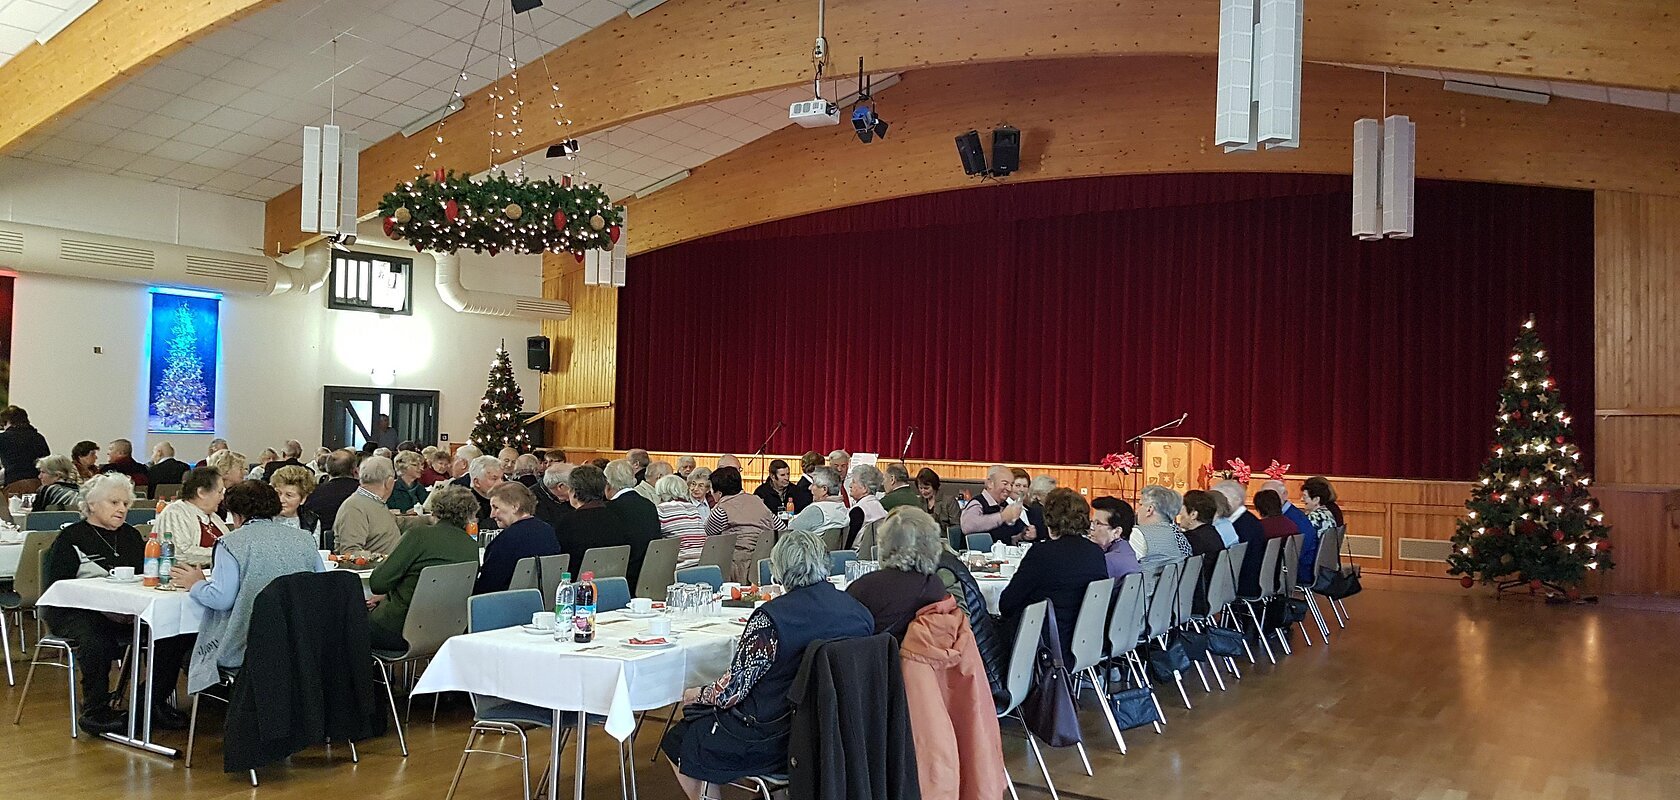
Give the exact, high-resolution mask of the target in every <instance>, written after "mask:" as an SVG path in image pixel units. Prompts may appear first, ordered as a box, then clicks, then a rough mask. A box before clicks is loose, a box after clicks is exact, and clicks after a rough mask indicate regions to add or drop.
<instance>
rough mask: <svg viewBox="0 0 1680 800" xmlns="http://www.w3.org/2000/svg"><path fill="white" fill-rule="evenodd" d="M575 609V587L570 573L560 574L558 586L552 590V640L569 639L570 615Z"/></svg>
mask: <svg viewBox="0 0 1680 800" xmlns="http://www.w3.org/2000/svg"><path fill="white" fill-rule="evenodd" d="M576 608H577V587H576V586H575V585H574V584H573V583H572V573H570V572H564V573H561V574H560V585H559V586H558V587H556V588H555V590H554V619H555V620H557V621H556V623H555V625H554V638H556V639H567V638H570V635H571V632H572V613H573V612H574V611H575V610H576Z"/></svg>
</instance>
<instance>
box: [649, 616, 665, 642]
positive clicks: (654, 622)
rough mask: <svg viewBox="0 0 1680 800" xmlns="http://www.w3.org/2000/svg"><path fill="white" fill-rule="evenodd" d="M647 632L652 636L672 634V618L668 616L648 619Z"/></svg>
mask: <svg viewBox="0 0 1680 800" xmlns="http://www.w3.org/2000/svg"><path fill="white" fill-rule="evenodd" d="M647 634H648V636H650V637H652V636H670V635H671V620H670V619H669V618H668V617H655V618H653V619H650V620H648V624H647Z"/></svg>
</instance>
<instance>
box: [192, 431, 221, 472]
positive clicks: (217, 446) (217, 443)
mask: <svg viewBox="0 0 1680 800" xmlns="http://www.w3.org/2000/svg"><path fill="white" fill-rule="evenodd" d="M226 449H228V443H227V440H226V439H221V438H216V439H211V440H210V446H209V447H207V448H205V450H204V460H203V461H200V462H198V463H197V464H194V465H193V466H195V467H207V466H210V457H211V456H213V455H215V454H216V452H217V451H219V450H226Z"/></svg>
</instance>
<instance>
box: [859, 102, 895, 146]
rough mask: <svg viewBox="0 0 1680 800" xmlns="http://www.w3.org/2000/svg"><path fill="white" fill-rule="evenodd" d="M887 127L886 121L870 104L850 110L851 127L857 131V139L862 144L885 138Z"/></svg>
mask: <svg viewBox="0 0 1680 800" xmlns="http://www.w3.org/2000/svg"><path fill="white" fill-rule="evenodd" d="M888 127H889V126H888V124H887V121H886V120H883V119H881V118H880V116H878V115H877V114H876V113H875V109H874V107H872V106H858V107H857V108H856V109H854V110H853V111H852V129H853V130H855V131H856V132H857V137H858V141H860V142H863V143H864V144H869V143H870V142H872V141H874V140H875V139H885V138H887V128H888Z"/></svg>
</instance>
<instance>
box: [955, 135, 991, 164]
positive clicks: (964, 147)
mask: <svg viewBox="0 0 1680 800" xmlns="http://www.w3.org/2000/svg"><path fill="white" fill-rule="evenodd" d="M957 155H958V156H961V157H962V165H963V174H964V175H984V174H986V153H985V151H984V150H981V149H980V134H979V133H976V132H975V131H969V132H968V133H965V134H963V135H961V136H958V137H957Z"/></svg>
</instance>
